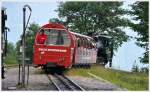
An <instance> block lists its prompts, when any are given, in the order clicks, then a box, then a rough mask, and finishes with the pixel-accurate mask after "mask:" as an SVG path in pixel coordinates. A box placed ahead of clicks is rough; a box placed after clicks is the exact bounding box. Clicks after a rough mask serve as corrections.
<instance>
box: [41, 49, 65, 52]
mask: <svg viewBox="0 0 150 92" xmlns="http://www.w3.org/2000/svg"><path fill="white" fill-rule="evenodd" d="M39 51H53V52H66V51H67V50H61V49H47V48H39Z"/></svg>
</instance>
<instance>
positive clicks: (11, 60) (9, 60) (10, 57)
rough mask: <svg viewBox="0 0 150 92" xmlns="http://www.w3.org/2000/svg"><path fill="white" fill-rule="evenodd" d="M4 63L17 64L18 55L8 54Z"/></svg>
mask: <svg viewBox="0 0 150 92" xmlns="http://www.w3.org/2000/svg"><path fill="white" fill-rule="evenodd" d="M4 64H5V65H15V64H18V61H17V59H16V56H15V55H11V54H8V55H7V56H6V58H5V60H4Z"/></svg>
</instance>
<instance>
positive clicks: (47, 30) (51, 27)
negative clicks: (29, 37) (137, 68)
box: [33, 23, 97, 68]
mask: <svg viewBox="0 0 150 92" xmlns="http://www.w3.org/2000/svg"><path fill="white" fill-rule="evenodd" d="M96 55H97V49H96V45H95V42H94V40H93V39H92V38H91V37H88V36H85V35H81V34H78V33H74V32H71V31H69V30H67V28H66V27H65V26H63V25H61V24H58V23H49V24H46V25H44V26H42V27H41V28H40V29H39V31H38V32H37V34H36V37H35V42H34V52H33V64H35V65H37V66H46V67H62V68H70V67H71V66H72V65H87V64H93V63H96Z"/></svg>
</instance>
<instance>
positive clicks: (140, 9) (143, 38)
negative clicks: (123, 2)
mask: <svg viewBox="0 0 150 92" xmlns="http://www.w3.org/2000/svg"><path fill="white" fill-rule="evenodd" d="M129 13H130V14H131V15H132V16H134V17H133V20H135V21H138V23H135V22H131V23H130V24H129V26H130V27H131V28H132V29H133V30H134V31H135V32H137V33H138V35H139V37H137V38H136V39H137V43H136V44H137V45H138V46H140V47H142V48H144V49H145V50H146V51H145V53H144V54H143V57H141V62H142V63H148V14H149V3H148V2H136V3H134V4H133V5H132V10H131V11H130V12H129Z"/></svg>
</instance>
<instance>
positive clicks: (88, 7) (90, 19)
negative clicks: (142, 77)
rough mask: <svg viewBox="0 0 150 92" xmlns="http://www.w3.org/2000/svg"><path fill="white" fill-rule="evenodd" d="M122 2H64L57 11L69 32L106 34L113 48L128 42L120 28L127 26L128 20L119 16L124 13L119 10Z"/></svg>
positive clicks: (122, 10)
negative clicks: (112, 42) (111, 38)
mask: <svg viewBox="0 0 150 92" xmlns="http://www.w3.org/2000/svg"><path fill="white" fill-rule="evenodd" d="M122 4H123V3H122V2H65V3H62V2H61V3H60V4H59V7H58V9H57V11H58V13H59V17H60V18H61V19H62V20H64V23H65V25H67V26H68V27H69V28H70V30H71V31H74V32H78V33H81V34H85V35H86V34H88V33H90V32H93V33H106V34H108V35H110V36H112V37H113V39H114V48H115V49H117V48H118V46H121V44H122V43H123V42H125V41H127V40H128V37H129V36H127V35H126V34H125V32H124V31H122V28H121V27H125V26H127V23H128V20H127V19H124V18H122V17H121V16H122V15H124V14H125V13H126V11H125V10H124V9H122V8H121V6H122Z"/></svg>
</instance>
